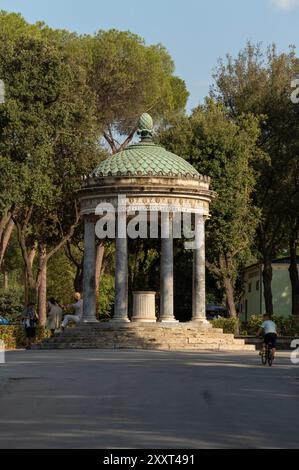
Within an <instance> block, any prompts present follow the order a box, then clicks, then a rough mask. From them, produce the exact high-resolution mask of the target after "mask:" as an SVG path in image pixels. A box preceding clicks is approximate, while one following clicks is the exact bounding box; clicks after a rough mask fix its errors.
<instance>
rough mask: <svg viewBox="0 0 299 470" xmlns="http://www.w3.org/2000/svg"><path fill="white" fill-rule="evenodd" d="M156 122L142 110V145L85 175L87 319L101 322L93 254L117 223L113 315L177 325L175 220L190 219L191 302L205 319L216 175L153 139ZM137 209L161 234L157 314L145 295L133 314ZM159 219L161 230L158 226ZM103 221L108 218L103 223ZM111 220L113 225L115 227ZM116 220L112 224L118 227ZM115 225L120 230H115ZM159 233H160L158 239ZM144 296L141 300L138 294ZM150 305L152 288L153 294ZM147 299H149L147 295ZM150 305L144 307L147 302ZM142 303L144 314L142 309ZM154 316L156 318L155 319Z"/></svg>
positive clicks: (197, 315)
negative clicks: (131, 265) (131, 247)
mask: <svg viewBox="0 0 299 470" xmlns="http://www.w3.org/2000/svg"><path fill="white" fill-rule="evenodd" d="M153 129H154V126H153V120H152V118H151V116H150V115H149V114H143V115H142V116H141V118H140V120H139V124H138V134H139V136H140V142H139V143H136V144H133V145H130V146H129V147H127V148H126V149H125V150H124V151H121V152H119V153H117V154H115V155H112V156H110V157H109V158H107V159H106V160H104V161H103V162H102V163H100V165H99V166H98V167H97V168H96V169H95V170H94V171H93V172H92V174H91V175H90V176H89V177H88V178H87V179H86V180H85V182H84V185H83V187H82V189H81V190H80V191H79V195H78V197H79V201H80V207H81V215H82V217H83V219H84V223H85V240H84V241H85V244H84V246H85V248H84V249H85V255H84V288H83V290H84V292H83V299H84V321H85V322H86V323H89V322H90V323H92V322H95V321H97V320H96V293H95V271H96V266H95V259H96V256H95V252H96V236H97V237H99V238H103V239H104V238H105V234H103V233H102V232H101V228H103V227H104V226H108V225H109V227H110V226H111V227H112V228H111V231H110V232H112V233H110V237H112V238H115V244H116V270H115V273H116V274H115V295H116V297H115V312H114V318H113V320H112V321H113V322H117V323H124V324H125V323H128V322H129V321H130V319H131V320H132V321H133V322H134V323H135V322H137V323H138V322H139V321H140V323H142V322H143V321H144V322H146V321H158V322H162V323H175V322H176V319H175V306H174V295H173V289H174V262H173V246H174V238H177V237H176V235H175V234H174V230H175V227H177V224H175V222H177V221H178V220H179V221H180V222H179V226H181V220H182V218H183V215H184V217H186V215H189V219H192V229H193V231H194V237H195V241H196V243H194V242H193V244H192V248H191V249H193V252H194V269H193V299H192V310H193V312H192V321H194V322H199V323H201V324H205V323H207V322H206V286H205V284H206V283H205V221H206V220H207V218H208V217H209V215H210V211H209V207H210V203H211V201H212V199H213V198H214V197H215V193H214V192H213V191H211V190H210V179H209V178H208V177H206V176H202V175H200V174H199V173H198V172H197V170H196V169H195V168H193V166H192V165H190V164H189V163H188V162H187V161H186V160H184V159H183V158H181V157H179V156H177V155H175V154H173V153H171V152H168V151H167V150H165V149H164V148H163V147H161V146H159V145H156V144H155V143H154V142H153ZM134 212H136V213H139V214H141V213H142V214H143V220H144V221H145V224H146V226H150V227H151V230H150V234H151V235H152V236H151V238H158V237H160V238H161V273H160V274H161V288H160V313H159V315H158V318H157V319H156V317H155V312H154V314H153V313H152V314H151V313H150V312H147V311H146V310H147V308H148V305H147V303H146V299H145V296H146V293H145V292H142V293H135V301H134V305H135V304H136V305H137V306H139V307H138V308H139V311H138V312H133V317H132V312H129V311H128V236H130V234H128V225H130V222H131V221H132V218H133V216H134V214H133V213H134ZM155 221H156V222H157V227H158V230H154V228H155V227H154V228H153V227H152V225H154V222H155ZM104 222H105V223H104ZM110 222H111V224H112V225H111V224H110ZM113 224H114V226H113ZM113 227H114V230H113ZM153 235H154V236H153ZM138 295H139V297H138ZM148 296H149V299H150V301H149V302H150V304H151V305H152V303H153V301H152V299H153V293H152V292H149V293H148ZM144 299H145V300H144ZM142 305H144V307H142ZM142 308H144V310H145V312H144V315H143V313H142V311H140V309H142ZM153 315H154V317H153Z"/></svg>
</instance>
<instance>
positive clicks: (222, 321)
mask: <svg viewBox="0 0 299 470" xmlns="http://www.w3.org/2000/svg"><path fill="white" fill-rule="evenodd" d="M211 323H212V325H213V328H221V329H222V330H223V332H224V333H227V334H228V333H229V334H236V333H237V332H238V329H239V320H238V318H219V319H218V320H212V321H211Z"/></svg>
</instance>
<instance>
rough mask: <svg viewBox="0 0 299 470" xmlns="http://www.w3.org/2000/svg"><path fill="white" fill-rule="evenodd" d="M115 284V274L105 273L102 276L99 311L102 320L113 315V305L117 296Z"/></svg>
mask: <svg viewBox="0 0 299 470" xmlns="http://www.w3.org/2000/svg"><path fill="white" fill-rule="evenodd" d="M114 285H115V280H114V277H113V276H111V275H105V274H104V275H103V276H102V277H101V285H100V294H99V311H98V316H99V318H100V320H101V321H105V320H109V319H110V318H112V316H113V311H112V306H113V304H114V297H115V292H114Z"/></svg>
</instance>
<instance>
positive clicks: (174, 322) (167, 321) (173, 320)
mask: <svg viewBox="0 0 299 470" xmlns="http://www.w3.org/2000/svg"><path fill="white" fill-rule="evenodd" d="M158 323H170V324H172V325H173V324H177V323H180V322H179V321H178V320H176V319H175V318H173V317H171V318H160V319H159V320H158Z"/></svg>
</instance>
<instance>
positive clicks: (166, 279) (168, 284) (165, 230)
mask: <svg viewBox="0 0 299 470" xmlns="http://www.w3.org/2000/svg"><path fill="white" fill-rule="evenodd" d="M161 219H162V220H161V221H162V241H161V274H160V275H161V293H160V295H161V302H160V319H159V321H160V322H161V323H177V321H176V319H175V317H174V297H173V285H174V280H173V278H174V276H173V274H174V269H173V225H172V217H171V215H170V214H161Z"/></svg>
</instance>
